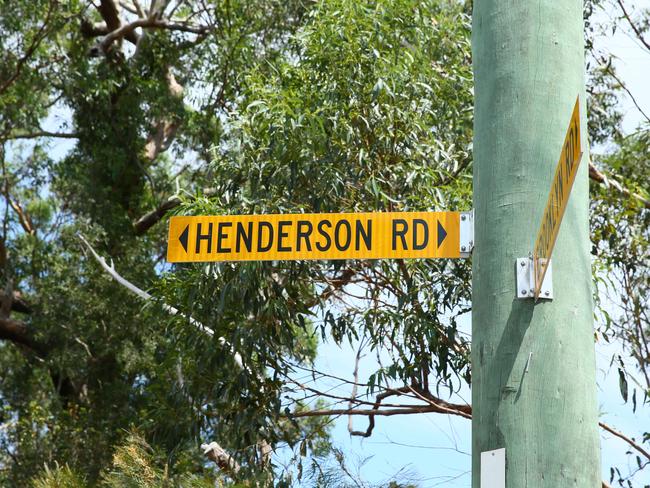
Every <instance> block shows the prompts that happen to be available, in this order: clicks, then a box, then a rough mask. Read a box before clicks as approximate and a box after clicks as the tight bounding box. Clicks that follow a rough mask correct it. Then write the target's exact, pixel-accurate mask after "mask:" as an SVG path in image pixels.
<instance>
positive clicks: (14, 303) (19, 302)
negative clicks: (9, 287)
mask: <svg viewBox="0 0 650 488" xmlns="http://www.w3.org/2000/svg"><path fill="white" fill-rule="evenodd" d="M5 299H6V293H3V292H0V303H2V302H4V301H5ZM10 306H11V311H13V312H20V313H25V314H30V313H32V308H31V307H30V306H29V304H28V303H27V301H25V299H24V298H23V297H22V294H21V293H20V292H18V291H12V293H11V303H10Z"/></svg>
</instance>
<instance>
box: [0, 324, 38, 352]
mask: <svg viewBox="0 0 650 488" xmlns="http://www.w3.org/2000/svg"><path fill="white" fill-rule="evenodd" d="M0 339H3V340H8V341H11V342H13V343H15V344H19V345H21V346H25V347H27V348H29V349H31V350H32V351H34V352H35V353H36V354H38V355H39V356H41V357H43V356H45V353H46V347H45V345H44V344H41V343H40V342H38V341H36V340H35V339H34V337H33V334H32V333H31V330H30V327H29V326H28V325H27V324H26V323H25V322H23V321H21V320H14V319H11V318H9V317H2V316H0Z"/></svg>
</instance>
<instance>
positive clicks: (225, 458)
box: [201, 442, 241, 475]
mask: <svg viewBox="0 0 650 488" xmlns="http://www.w3.org/2000/svg"><path fill="white" fill-rule="evenodd" d="M201 449H203V454H204V455H205V456H206V457H207V458H208V459H210V460H211V461H214V462H215V463H216V464H217V466H219V469H221V470H222V471H224V472H225V473H227V474H229V475H233V474H237V473H238V472H239V470H240V469H241V466H240V465H239V463H237V461H235V460H234V459H233V458H232V456H230V454H228V453H227V452H226V450H225V449H224V448H223V447H221V446H220V445H219V444H217V443H216V442H210V443H209V444H201Z"/></svg>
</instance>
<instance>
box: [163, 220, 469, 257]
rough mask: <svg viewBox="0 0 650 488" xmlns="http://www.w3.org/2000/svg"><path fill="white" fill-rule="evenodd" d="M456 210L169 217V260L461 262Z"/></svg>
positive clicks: (458, 222)
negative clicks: (415, 259)
mask: <svg viewBox="0 0 650 488" xmlns="http://www.w3.org/2000/svg"><path fill="white" fill-rule="evenodd" d="M459 257H460V212H376V213H340V214H333V213H332V214H327V213H325V214H286V215H221V216H198V217H172V218H171V219H170V222H169V240H168V246H167V261H169V262H172V263H182V262H198V261H269V260H273V261H275V260H303V259H381V258H459Z"/></svg>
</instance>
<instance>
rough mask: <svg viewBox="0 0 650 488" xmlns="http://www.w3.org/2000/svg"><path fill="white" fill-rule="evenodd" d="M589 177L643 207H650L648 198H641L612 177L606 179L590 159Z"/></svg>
mask: <svg viewBox="0 0 650 488" xmlns="http://www.w3.org/2000/svg"><path fill="white" fill-rule="evenodd" d="M589 178H591V179H592V180H593V181H595V182H597V183H600V184H601V185H604V186H605V187H606V188H610V187H611V188H614V189H615V190H617V191H618V192H619V193H621V194H622V195H624V196H626V197H628V198H632V199H634V200H637V201H638V202H640V203H642V204H643V206H644V207H645V208H650V201H649V200H647V199H645V198H643V196H641V195H639V194H638V193H632V192H631V191H630V190H628V189H627V188H624V187H623V186H622V185H621V184H620V183H619V182H618V181H616V180H614V179H611V180H610V179H608V178H607V177H606V176H605V175H604V174H603V173H601V172H600V171H598V169H597V168H596V167H595V166H594V164H593V163H592V162H591V161H590V162H589Z"/></svg>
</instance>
